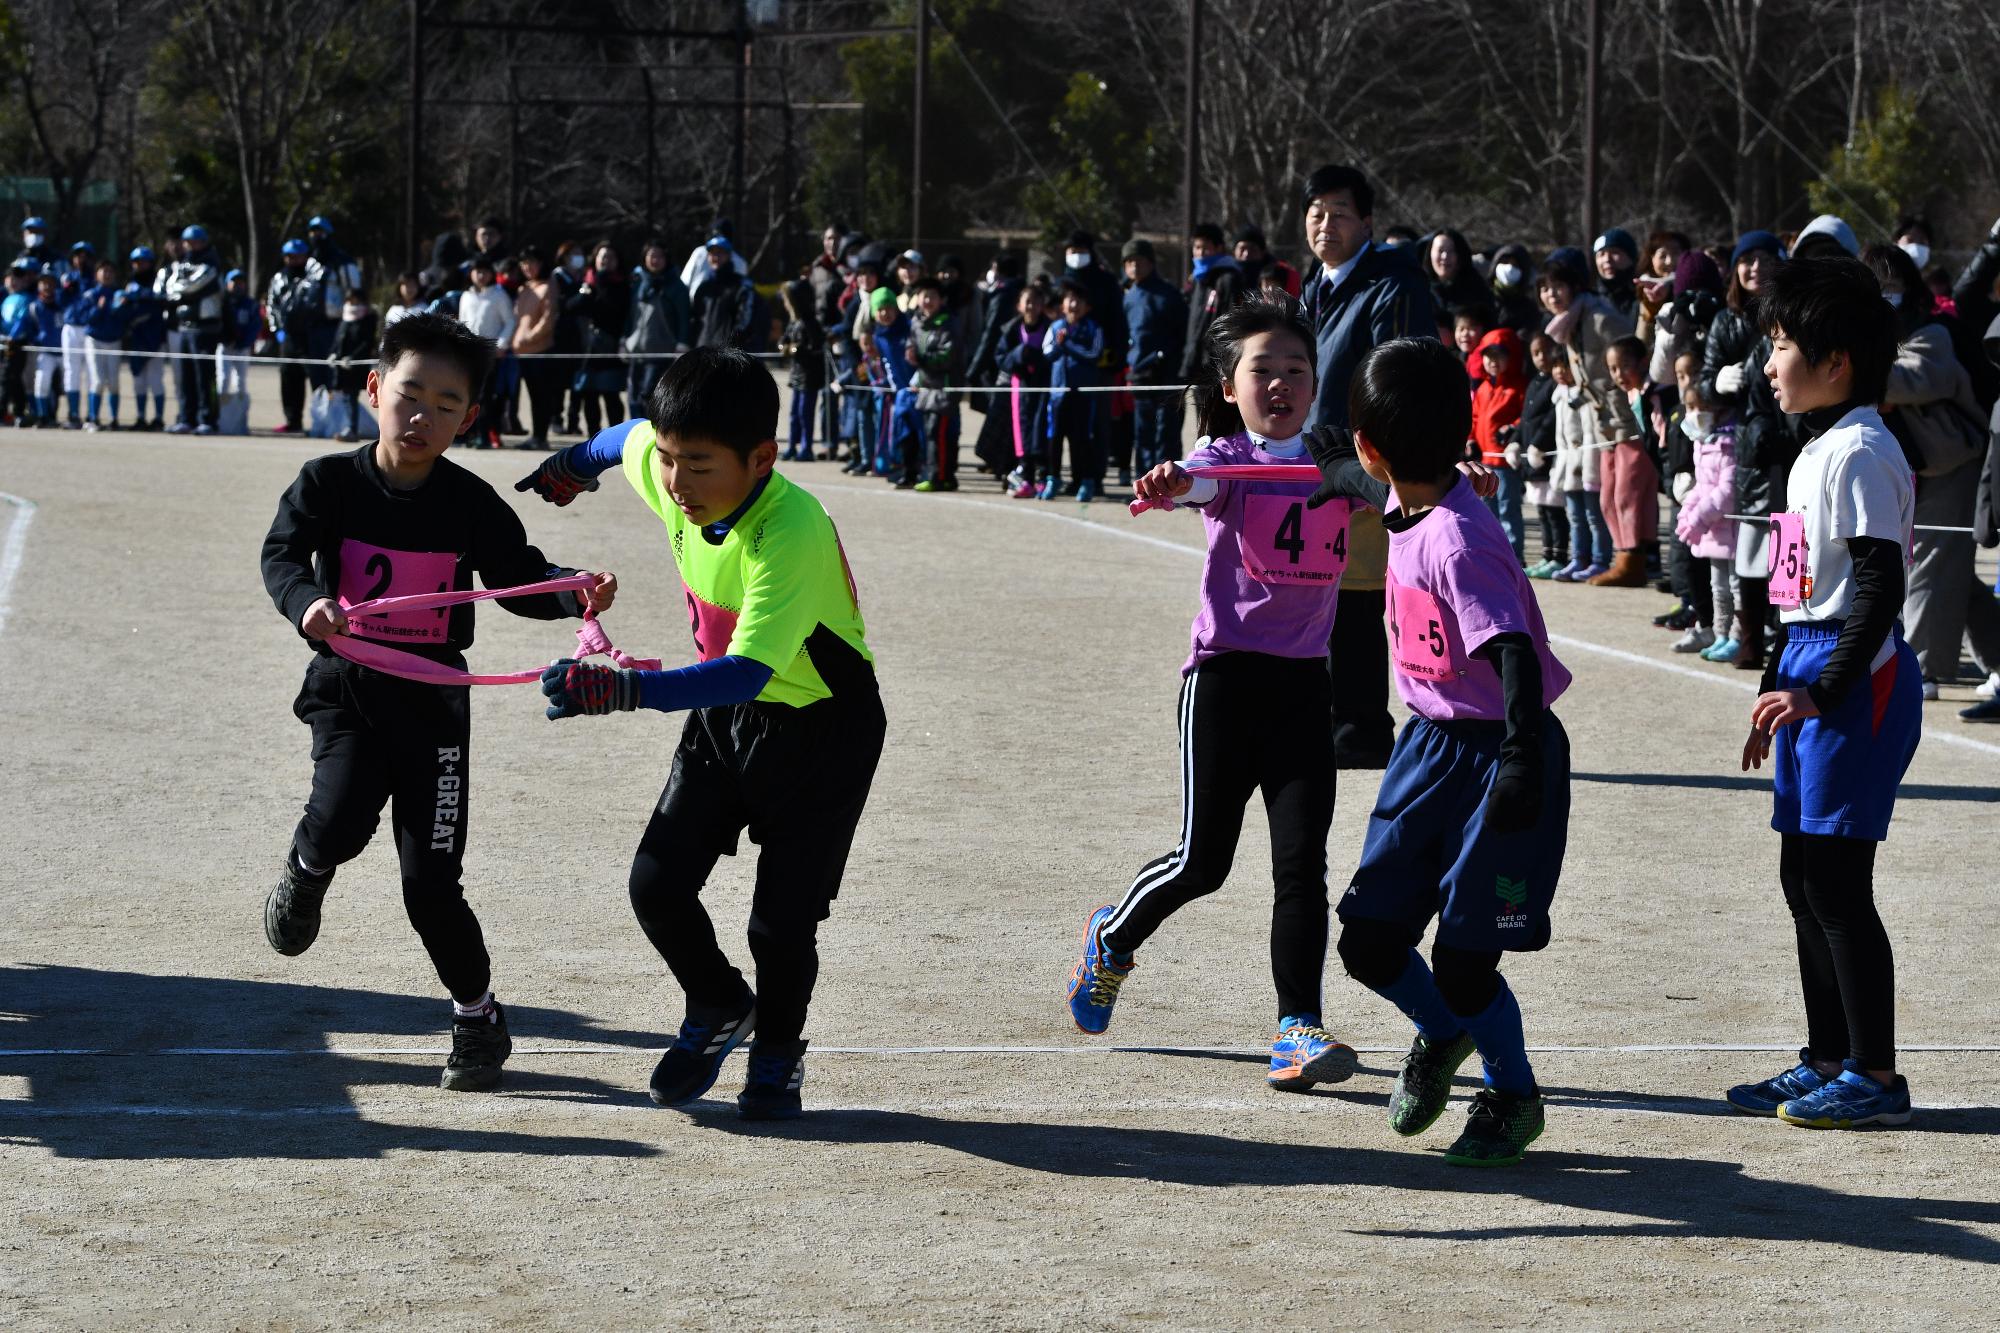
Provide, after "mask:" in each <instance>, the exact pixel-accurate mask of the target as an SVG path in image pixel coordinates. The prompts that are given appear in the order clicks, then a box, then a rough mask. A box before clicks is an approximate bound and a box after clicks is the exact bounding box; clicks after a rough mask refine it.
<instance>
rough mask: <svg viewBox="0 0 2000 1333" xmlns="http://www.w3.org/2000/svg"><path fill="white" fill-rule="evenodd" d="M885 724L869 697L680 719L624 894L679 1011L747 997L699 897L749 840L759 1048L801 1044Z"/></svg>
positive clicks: (741, 707) (877, 702)
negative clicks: (822, 928)
mask: <svg viewBox="0 0 2000 1333" xmlns="http://www.w3.org/2000/svg"><path fill="white" fill-rule="evenodd" d="M885 726H886V722H885V720H884V717H883V713H882V701H881V697H880V696H879V695H877V694H875V693H874V692H873V691H872V690H866V691H860V692H857V693H855V694H854V695H853V696H852V697H848V698H842V699H823V700H821V701H820V702H818V703H815V704H810V705H808V706H806V707H804V708H788V707H786V706H784V705H782V704H738V705H736V706H734V707H727V708H703V709H697V710H696V711H694V712H692V713H689V714H688V720H687V725H686V726H685V727H684V728H683V730H682V733H681V743H680V747H679V749H677V750H676V751H675V752H674V766H673V770H672V772H671V773H670V774H669V776H668V778H667V787H666V790H665V791H664V792H663V793H661V795H660V804H659V807H658V809H657V810H655V811H654V813H653V818H652V820H651V821H650V822H649V823H648V824H647V825H646V832H645V836H643V837H642V838H640V840H639V850H638V853H637V854H636V855H635V856H634V857H633V858H632V876H631V881H630V886H629V887H630V892H631V897H632V911H633V913H634V914H635V915H636V916H637V917H638V918H639V926H640V928H641V929H642V930H644V931H645V932H646V938H647V939H649V940H651V941H652V942H653V947H654V948H655V949H658V950H659V951H660V957H661V958H663V959H665V960H666V964H667V967H668V969H669V970H671V971H672V972H673V974H674V979H675V980H676V981H678V982H679V983H680V985H681V989H682V990H683V991H684V992H686V994H687V999H688V1005H689V1007H690V1009H702V1010H711V1011H712V1010H715V1009H719V1008H725V1007H733V1006H735V1005H737V1004H740V1003H741V1002H742V1001H743V999H744V998H745V997H746V996H747V995H748V994H749V993H750V988H749V985H748V983H747V982H745V981H744V979H743V974H742V972H740V971H738V970H737V968H736V966H735V965H734V964H733V963H731V962H730V961H729V959H728V957H727V956H726V955H725V954H724V953H723V952H722V948H721V946H720V945H718V944H717V943H716V940H715V923H714V922H713V921H711V920H710V919H709V915H708V909H707V908H705V907H703V906H702V902H701V896H700V895H701V891H702V888H703V886H705V885H706V884H707V882H708V877H709V874H710V872H712V871H713V870H714V869H715V863H716V861H717V859H718V858H720V857H723V856H733V855H735V854H736V848H737V839H738V838H739V837H740V836H741V835H742V834H743V833H744V832H745V831H747V832H748V833H749V835H750V837H751V839H752V840H753V841H755V842H756V843H757V844H758V845H759V847H760V848H761V849H762V850H761V852H760V853H759V855H758V857H757V883H756V887H755V889H754V890H753V891H752V893H751V897H750V929H749V937H750V956H751V958H753V959H754V960H755V961H756V964H757V1042H758V1044H759V1045H760V1046H765V1047H767V1048H777V1049H785V1048H791V1047H795V1046H796V1044H797V1043H798V1042H799V1040H800V1038H801V1037H802V1036H803V1034H804V1031H805V1025H806V1009H807V1007H808V1006H809V1005H810V1004H811V1003H812V994H813V986H814V983H815V982H816V981H817V980H818V978H819V947H818V935H819V923H820V922H821V921H824V920H825V919H826V917H827V915H828V913H829V911H830V910H831V907H832V903H833V899H834V897H835V895H836V894H838V893H839V891H840V881H841V877H842V875H843V874H844V873H845V872H846V869H847V853H848V849H849V847H850V846H851V845H852V844H853V841H854V830H855V827H856V825H857V824H859V823H860V821H861V811H862V808H863V807H864V806H865V805H866V804H867V801H868V789H869V786H870V784H871V783H872V782H873V780H874V776H875V764H876V761H877V760H878V759H879V758H880V756H881V753H882V737H883V733H884V729H885Z"/></svg>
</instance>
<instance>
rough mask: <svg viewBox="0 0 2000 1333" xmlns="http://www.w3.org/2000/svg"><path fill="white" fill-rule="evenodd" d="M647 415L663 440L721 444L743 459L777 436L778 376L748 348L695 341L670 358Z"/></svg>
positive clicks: (648, 402)
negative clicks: (694, 345)
mask: <svg viewBox="0 0 2000 1333" xmlns="http://www.w3.org/2000/svg"><path fill="white" fill-rule="evenodd" d="M646 416H647V419H649V420H650V421H651V422H652V423H653V430H654V431H655V432H656V433H658V435H659V437H660V439H661V440H665V439H667V438H668V437H669V436H679V437H680V438H681V439H683V440H701V441H704V442H709V443H714V444H719V445H721V446H722V447H723V448H725V449H728V450H729V451H730V452H731V453H733V454H735V455H736V456H737V457H738V458H741V459H744V460H746V461H747V460H748V459H749V457H750V451H751V450H752V449H755V448H756V447H757V446H758V445H760V444H763V443H765V442H766V441H768V440H775V439H776V438H777V437H778V382H777V381H776V380H774V379H772V378H771V375H770V372H768V371H766V370H765V369H764V367H762V366H760V365H758V364H757V362H756V359H755V358H753V357H752V356H750V354H749V353H747V352H742V351H738V350H737V349H736V348H733V347H697V348H695V349H694V350H693V351H691V352H684V353H682V354H681V356H680V357H679V358H677V359H676V360H674V361H673V362H671V363H669V364H668V366H667V370H666V373H665V374H664V375H661V376H660V381H659V383H658V384H655V385H654V386H653V393H652V396H651V397H650V398H648V399H647V400H646Z"/></svg>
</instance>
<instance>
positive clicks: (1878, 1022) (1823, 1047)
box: [1778, 833, 1896, 1069]
mask: <svg viewBox="0 0 2000 1333" xmlns="http://www.w3.org/2000/svg"><path fill="white" fill-rule="evenodd" d="M1875 848H1876V844H1875V843H1873V842H1870V841H1867V840H1866V839H1863V838H1837V837H1833V836H1831V835H1828V834H1821V833H1786V834H1783V835H1782V840H1781V850H1780V851H1779V853H1778V880H1779V882H1780V883H1782V884H1783V885H1784V888H1785V905H1786V906H1787V907H1789V908H1791V909H1792V925H1793V927H1794V928H1795V929H1796V930H1797V932H1798V939H1799V981H1800V983H1801V986H1802V988H1803V989H1804V991H1805V997H1806V1041H1807V1044H1808V1045H1809V1046H1810V1047H1811V1048H1812V1054H1813V1058H1814V1059H1815V1060H1841V1059H1849V1058H1851V1059H1853V1060H1854V1061H1855V1062H1856V1063H1858V1064H1859V1065H1860V1066H1861V1067H1862V1068H1863V1069H1894V1068H1895V1067H1896V961H1895V957H1894V954H1893V953H1892V951H1891V950H1890V947H1889V933H1888V932H1887V931H1886V930H1884V929H1883V928H1882V918H1881V916H1880V915H1879V914H1878V913H1877V912H1876V910H1875Z"/></svg>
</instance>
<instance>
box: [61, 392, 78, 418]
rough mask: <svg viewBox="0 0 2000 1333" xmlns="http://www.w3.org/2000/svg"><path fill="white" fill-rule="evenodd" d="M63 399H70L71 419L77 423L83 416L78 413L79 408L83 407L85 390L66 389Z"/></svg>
mask: <svg viewBox="0 0 2000 1333" xmlns="http://www.w3.org/2000/svg"><path fill="white" fill-rule="evenodd" d="M63 397H65V398H67V399H69V419H70V420H71V421H75V420H76V419H77V418H78V417H79V416H81V415H82V413H80V412H79V411H77V408H78V407H80V406H81V405H82V398H83V390H81V389H66V390H64V391H63Z"/></svg>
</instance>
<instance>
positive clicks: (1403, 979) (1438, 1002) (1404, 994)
mask: <svg viewBox="0 0 2000 1333" xmlns="http://www.w3.org/2000/svg"><path fill="white" fill-rule="evenodd" d="M1376 993H1377V994H1379V995H1380V996H1381V997H1382V998H1383V999H1385V1000H1387V1001H1388V1002H1389V1003H1390V1004H1393V1005H1395V1006H1396V1007H1397V1008H1398V1009H1401V1010H1402V1011H1403V1015H1404V1016H1405V1017H1406V1018H1408V1019H1409V1020H1410V1021H1411V1022H1412V1023H1415V1024H1416V1025H1417V1031H1418V1032H1420V1033H1422V1034H1423V1036H1424V1039H1425V1040H1426V1041H1450V1040H1451V1039H1452V1038H1453V1037H1456V1036H1457V1035H1458V1034H1459V1033H1461V1032H1463V1031H1465V1029H1466V1026H1467V1025H1466V1024H1464V1023H1461V1022H1460V1021H1459V1020H1458V1016H1457V1015H1456V1014H1454V1013H1452V1011H1451V1007H1450V1006H1449V1005H1447V1004H1446V1003H1445V1002H1444V996H1443V995H1441V994H1439V993H1438V988H1437V982H1436V981H1435V980H1433V979H1432V977H1431V969H1430V965H1429V964H1427V963H1425V962H1424V956H1423V955H1422V954H1420V953H1418V952H1417V951H1416V950H1415V949H1411V950H1410V956H1409V959H1408V960H1407V961H1406V962H1405V963H1404V964H1403V973H1402V975H1401V976H1399V977H1397V978H1396V980H1395V981H1394V982H1393V983H1392V984H1390V985H1388V986H1384V987H1382V988H1381V989H1380V990H1379V991H1377V992H1376Z"/></svg>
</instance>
